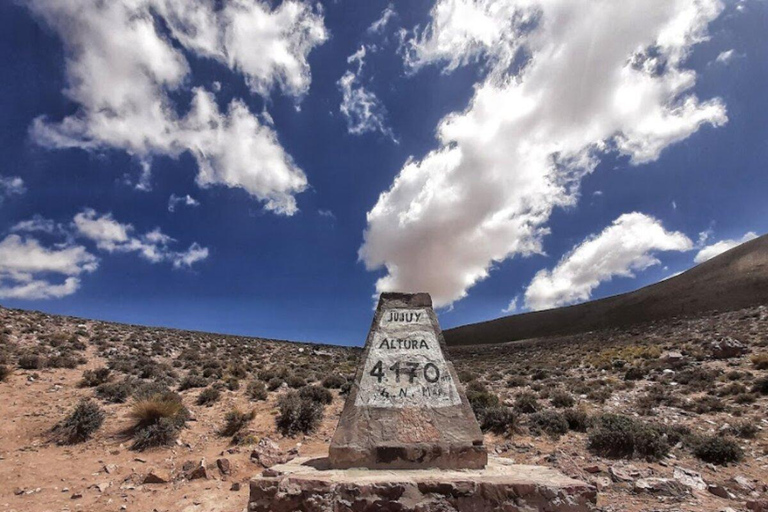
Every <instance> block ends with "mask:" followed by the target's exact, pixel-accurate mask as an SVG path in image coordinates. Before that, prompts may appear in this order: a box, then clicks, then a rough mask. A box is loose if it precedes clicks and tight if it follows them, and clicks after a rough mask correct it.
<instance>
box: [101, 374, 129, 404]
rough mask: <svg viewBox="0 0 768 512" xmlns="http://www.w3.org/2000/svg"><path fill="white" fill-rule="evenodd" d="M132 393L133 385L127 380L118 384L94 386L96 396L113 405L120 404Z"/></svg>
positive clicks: (107, 383) (109, 383) (110, 383)
mask: <svg viewBox="0 0 768 512" xmlns="http://www.w3.org/2000/svg"><path fill="white" fill-rule="evenodd" d="M132 392H133V384H132V383H131V382H130V381H129V380H127V379H126V380H122V381H120V382H105V383H103V384H99V385H98V386H96V396H98V397H99V398H101V399H102V400H105V401H107V402H109V403H113V404H122V403H125V401H126V400H128V397H130V396H131V393H132Z"/></svg>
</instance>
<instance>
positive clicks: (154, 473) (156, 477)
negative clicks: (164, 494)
mask: <svg viewBox="0 0 768 512" xmlns="http://www.w3.org/2000/svg"><path fill="white" fill-rule="evenodd" d="M170 481H171V475H170V474H169V473H168V472H167V471H165V470H162V469H153V470H151V471H150V472H149V473H147V476H145V477H144V480H143V482H142V483H145V484H167V483H168V482H170Z"/></svg>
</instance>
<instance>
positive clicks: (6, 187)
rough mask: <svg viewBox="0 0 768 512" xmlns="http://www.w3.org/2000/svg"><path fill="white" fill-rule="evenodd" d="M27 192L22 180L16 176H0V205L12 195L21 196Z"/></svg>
mask: <svg viewBox="0 0 768 512" xmlns="http://www.w3.org/2000/svg"><path fill="white" fill-rule="evenodd" d="M26 191H27V188H26V187H25V186H24V180H22V179H21V178H19V177H18V176H0V204H2V202H3V199H5V198H6V197H8V196H12V195H21V194H23V193H25V192H26Z"/></svg>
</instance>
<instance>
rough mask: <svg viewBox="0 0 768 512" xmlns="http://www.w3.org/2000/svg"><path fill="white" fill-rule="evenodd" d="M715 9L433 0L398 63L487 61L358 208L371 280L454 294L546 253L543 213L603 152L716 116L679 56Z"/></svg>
mask: <svg viewBox="0 0 768 512" xmlns="http://www.w3.org/2000/svg"><path fill="white" fill-rule="evenodd" d="M721 9H722V5H721V3H720V2H719V1H718V0H671V1H670V0H648V1H646V2H641V3H632V2H630V3H627V2H615V3H595V2H592V1H589V0H580V1H575V0H568V1H565V0H540V1H532V0H500V1H493V2H492V1H490V0H474V1H472V0H438V2H437V3H436V5H435V6H434V8H433V9H432V15H431V16H432V20H431V23H430V24H429V26H427V27H426V28H424V29H417V30H416V31H415V33H414V34H413V36H412V38H411V39H410V41H409V42H408V43H407V48H408V50H407V52H406V62H407V64H408V65H409V66H411V67H412V68H413V69H418V68H420V67H421V66H424V65H427V64H430V63H438V62H439V63H442V64H443V65H444V66H445V69H446V70H447V71H450V70H451V69H453V68H455V67H457V66H460V65H464V64H466V63H469V62H472V61H474V60H477V59H483V61H484V62H485V63H486V66H487V69H488V70H487V73H486V75H485V78H484V79H483V80H482V81H481V82H480V83H478V84H477V85H476V86H475V91H474V96H473V98H472V100H471V101H470V104H469V106H468V107H467V109H466V110H464V111H463V112H455V113H452V114H450V115H448V116H446V117H445V118H444V119H443V120H442V121H441V122H440V125H439V126H438V129H437V133H438V138H439V142H440V146H439V147H438V148H437V149H435V150H433V151H431V152H429V153H428V154H427V155H426V156H425V157H423V158H421V159H414V158H411V159H409V160H408V161H407V162H406V163H405V165H404V166H403V168H402V169H401V170H400V173H399V174H398V176H397V177H396V178H395V181H394V183H393V184H392V186H391V187H390V188H389V190H387V191H385V192H383V193H382V194H381V195H380V196H379V199H378V201H377V203H376V205H375V206H374V207H373V208H372V209H371V210H370V211H369V212H368V215H367V228H366V230H365V233H364V243H363V245H362V247H361V249H360V252H359V255H360V258H361V260H362V261H363V262H364V263H365V265H366V267H367V268H368V269H371V270H375V269H379V268H384V269H386V275H384V276H383V277H381V278H380V279H379V280H378V281H377V283H376V289H377V291H378V292H383V291H390V290H400V291H429V292H431V293H432V296H433V299H434V301H435V304H436V305H438V306H445V305H448V304H451V303H452V302H454V301H456V300H458V299H460V298H462V297H464V296H465V295H466V293H467V290H468V289H469V288H470V287H471V286H472V285H474V284H475V283H477V282H478V281H479V280H481V279H484V278H486V277H487V276H488V273H489V271H490V269H491V267H492V266H493V264H494V263H495V262H501V261H504V260H506V259H508V258H510V257H513V256H515V255H523V256H525V255H530V254H533V253H540V252H542V238H543V237H544V236H545V235H546V234H548V233H549V230H548V228H547V222H548V220H549V218H550V215H551V213H552V211H553V209H555V208H558V207H570V206H573V205H575V204H576V203H577V200H578V195H579V184H580V181H581V179H582V177H583V176H585V175H586V174H588V173H590V172H592V171H593V170H594V169H595V167H596V165H597V163H598V162H599V159H600V157H601V156H602V155H603V154H605V153H607V152H616V153H618V154H619V155H622V156H625V157H628V159H629V162H630V163H631V164H633V165H638V164H642V163H644V162H649V161H653V160H655V159H657V158H658V157H659V155H660V153H661V151H662V150H663V149H664V148H666V147H667V146H669V145H670V144H673V143H675V142H678V141H681V140H683V139H685V138H686V137H689V136H690V135H691V134H693V133H695V132H696V131H697V130H698V129H699V128H700V127H701V126H702V125H705V124H709V125H713V126H720V125H722V124H724V123H725V122H727V117H726V113H725V106H724V104H723V103H722V101H721V100H719V99H712V100H708V101H700V100H699V99H698V98H697V97H696V96H695V95H694V94H693V93H692V92H691V88H692V87H693V85H694V84H695V81H696V73H695V72H694V71H693V70H690V69H686V68H685V67H684V66H685V62H686V57H687V56H688V55H689V53H690V52H691V48H692V47H693V45H695V44H696V43H698V42H700V41H702V40H704V39H706V38H707V36H708V34H707V27H708V24H709V23H710V22H711V21H712V20H714V19H715V18H716V17H717V16H718V15H719V13H720V11H721ZM521 56H525V58H522V57H521ZM518 61H520V62H524V65H523V66H522V68H520V70H519V72H515V73H516V74H512V73H513V71H511V70H515V69H518V68H519V66H516V65H515V64H516V63H518Z"/></svg>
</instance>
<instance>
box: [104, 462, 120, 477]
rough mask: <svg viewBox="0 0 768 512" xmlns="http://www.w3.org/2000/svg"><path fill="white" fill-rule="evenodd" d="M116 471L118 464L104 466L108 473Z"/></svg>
mask: <svg viewBox="0 0 768 512" xmlns="http://www.w3.org/2000/svg"><path fill="white" fill-rule="evenodd" d="M115 471H117V466H116V465H115V464H107V465H106V466H104V472H105V473H106V474H108V475H111V474H112V473H114V472H115Z"/></svg>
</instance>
